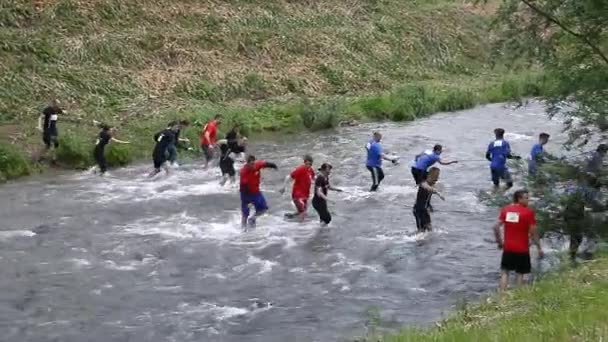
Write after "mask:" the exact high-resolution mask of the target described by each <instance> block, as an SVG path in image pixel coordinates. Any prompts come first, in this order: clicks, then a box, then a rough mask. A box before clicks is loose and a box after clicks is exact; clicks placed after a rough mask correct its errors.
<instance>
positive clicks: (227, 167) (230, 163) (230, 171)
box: [220, 158, 236, 177]
mask: <svg viewBox="0 0 608 342" xmlns="http://www.w3.org/2000/svg"><path fill="white" fill-rule="evenodd" d="M220 170H221V171H222V176H223V175H229V176H230V177H234V176H235V175H236V170H234V160H232V159H231V158H223V159H221V160H220Z"/></svg>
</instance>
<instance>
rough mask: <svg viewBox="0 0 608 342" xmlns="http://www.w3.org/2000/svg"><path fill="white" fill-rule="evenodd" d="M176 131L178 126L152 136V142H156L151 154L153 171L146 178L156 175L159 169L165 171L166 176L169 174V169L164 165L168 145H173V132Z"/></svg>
mask: <svg viewBox="0 0 608 342" xmlns="http://www.w3.org/2000/svg"><path fill="white" fill-rule="evenodd" d="M178 129H179V127H178V125H174V126H173V127H171V128H170V129H169V128H167V129H165V130H163V131H161V132H158V133H156V134H155V135H154V140H155V141H156V145H155V146H154V151H153V152H152V160H153V161H154V170H153V171H152V172H151V173H150V175H149V176H148V177H154V176H155V175H157V174H158V173H159V172H160V169H161V167H162V168H164V169H165V172H166V173H167V174H169V168H168V167H167V165H166V161H167V150H168V148H169V145H171V144H172V143H174V139H175V132H177V130H178Z"/></svg>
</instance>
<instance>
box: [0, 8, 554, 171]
mask: <svg viewBox="0 0 608 342" xmlns="http://www.w3.org/2000/svg"><path fill="white" fill-rule="evenodd" d="M493 3H494V2H492V1H491V2H490V4H489V5H486V6H481V7H476V6H472V5H471V4H470V3H468V2H467V1H461V0H424V1H422V0H382V1H378V0H337V1H331V2H317V1H288V0H268V1H256V2H253V1H248V0H225V1H207V2H205V1H189V0H179V1H169V0H133V1H128V2H125V1H119V0H95V1H83V0H44V1H25V0H13V1H3V2H1V3H0V41H2V44H0V52H1V53H0V144H4V146H3V147H2V148H0V179H7V178H9V179H10V178H15V177H18V176H20V175H23V174H27V173H28V172H31V170H38V169H40V167H38V165H36V163H32V162H31V161H30V160H32V159H35V157H36V156H37V154H38V152H37V151H38V150H39V149H40V147H41V145H42V144H41V141H40V140H41V139H40V134H39V133H38V132H37V131H36V130H35V129H34V127H35V125H36V123H35V121H36V119H37V117H38V115H39V112H40V110H41V109H42V108H43V107H44V106H45V104H46V103H48V101H49V100H50V99H53V98H58V99H60V100H61V101H62V102H63V104H64V106H65V107H66V109H67V111H68V114H67V115H64V116H62V117H61V118H60V122H59V130H60V136H61V147H60V149H59V150H58V151H57V152H58V153H57V157H58V160H59V163H60V165H62V166H63V167H68V168H83V167H86V166H88V165H91V164H92V158H91V149H92V144H93V142H94V141H95V135H96V133H97V130H96V128H95V127H94V126H93V125H92V122H93V120H97V121H101V122H105V123H109V124H113V125H117V126H118V127H120V129H121V133H120V138H122V139H128V140H131V141H132V143H133V144H132V145H131V146H111V147H110V151H109V152H110V155H109V158H108V159H109V162H110V164H111V165H114V166H115V165H125V164H127V163H129V162H130V161H132V160H135V159H139V158H143V157H146V158H147V157H148V156H149V154H150V149H151V146H152V143H153V142H152V138H151V136H152V135H153V133H155V132H156V131H158V130H159V129H161V128H163V127H164V126H165V125H166V124H167V122H168V121H169V120H171V119H174V118H178V117H179V118H190V119H192V120H194V119H197V120H200V121H204V120H205V119H207V118H208V117H210V116H212V115H213V114H216V113H222V114H224V115H225V116H226V118H227V120H226V121H227V122H228V123H231V122H240V123H241V124H243V125H244V126H245V128H246V131H248V132H247V133H248V134H251V133H255V132H263V131H285V132H295V131H298V130H301V129H325V128H331V127H333V126H335V125H337V124H339V123H340V122H341V121H350V120H356V121H364V120H413V119H415V118H417V117H421V116H424V115H428V114H429V113H433V112H436V111H449V110H457V109H464V108H469V107H472V106H474V105H475V104H478V103H487V102H497V101H505V100H510V99H515V98H518V97H520V96H523V95H538V94H541V93H543V92H544V89H545V87H544V82H542V81H539V79H538V77H536V76H534V75H532V76H530V74H529V72H528V70H527V69H526V68H525V67H524V69H523V70H522V69H519V71H517V70H518V69H517V68H516V66H514V65H512V64H509V66H507V63H506V62H505V61H504V60H502V59H501V58H502V57H501V55H500V54H495V53H493V51H495V50H494V49H493V48H492V46H493V45H492V44H493V40H492V37H491V35H489V34H488V32H489V30H490V25H491V21H492V16H493V11H494V9H495V6H493V5H492V4H493ZM227 126H228V125H225V126H224V128H225V127H227ZM187 135H188V136H189V137H190V138H191V139H193V141H196V140H197V138H196V134H195V133H194V130H193V129H190V130H189V132H187ZM6 145H12V146H6ZM15 151H17V153H15ZM18 155H19V156H18ZM21 159H25V160H26V161H27V163H29V165H28V167H21V166H19V167H15V166H14V165H5V164H7V163H9V164H14V163H16V164H19V165H21V164H22V163H21Z"/></svg>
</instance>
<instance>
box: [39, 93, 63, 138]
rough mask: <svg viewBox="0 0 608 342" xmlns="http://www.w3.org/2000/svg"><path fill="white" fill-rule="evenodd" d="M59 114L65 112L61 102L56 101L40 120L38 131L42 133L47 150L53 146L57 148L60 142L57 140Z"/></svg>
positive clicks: (45, 110) (46, 109)
mask: <svg viewBox="0 0 608 342" xmlns="http://www.w3.org/2000/svg"><path fill="white" fill-rule="evenodd" d="M59 114H63V110H62V109H61V108H60V107H59V101H57V100H55V101H53V103H52V104H51V105H50V106H48V107H46V108H45V109H44V110H43V111H42V114H40V117H39V119H38V130H40V131H41V132H42V141H43V142H44V145H45V146H46V149H47V150H48V149H50V148H51V145H53V147H55V148H57V147H59V142H58V140H57V136H58V133H59V132H58V131H57V119H58V117H59Z"/></svg>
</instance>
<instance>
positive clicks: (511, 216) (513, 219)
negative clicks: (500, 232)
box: [505, 212, 519, 223]
mask: <svg viewBox="0 0 608 342" xmlns="http://www.w3.org/2000/svg"><path fill="white" fill-rule="evenodd" d="M505 221H506V222H509V223H518V222H519V213H513V212H508V213H507V215H506V217H505Z"/></svg>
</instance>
